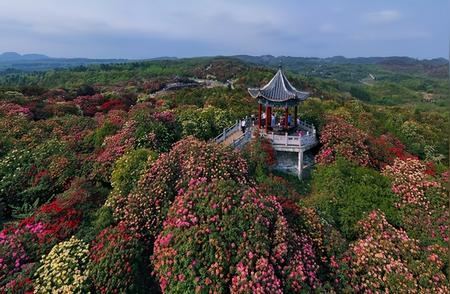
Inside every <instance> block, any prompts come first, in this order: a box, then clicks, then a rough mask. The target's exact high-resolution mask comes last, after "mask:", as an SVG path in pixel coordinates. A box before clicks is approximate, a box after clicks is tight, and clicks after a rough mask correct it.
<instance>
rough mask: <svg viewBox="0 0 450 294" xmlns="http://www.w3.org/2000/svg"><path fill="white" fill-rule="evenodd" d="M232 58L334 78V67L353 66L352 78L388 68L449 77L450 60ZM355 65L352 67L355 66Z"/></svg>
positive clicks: (399, 57)
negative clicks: (370, 71) (449, 66)
mask: <svg viewBox="0 0 450 294" xmlns="http://www.w3.org/2000/svg"><path fill="white" fill-rule="evenodd" d="M233 57H234V58H237V59H240V60H242V61H245V62H249V63H253V64H257V65H263V66H268V67H278V66H279V65H280V64H281V65H282V66H283V67H284V68H286V69H288V70H292V71H294V72H297V73H301V74H308V75H312V76H319V77H323V78H326V77H330V78H333V77H334V76H333V74H334V72H335V71H336V67H337V66H352V71H358V70H360V72H356V73H355V72H353V74H354V75H353V78H361V77H360V74H364V75H367V72H368V71H369V70H376V69H379V70H389V71H394V72H398V73H408V74H422V75H426V76H430V77H435V78H448V65H449V62H448V60H447V59H445V58H434V59H416V58H411V57H405V56H390V57H354V58H346V57H344V56H333V57H327V58H317V57H292V56H277V57H275V56H272V55H262V56H250V55H236V56H233ZM355 65H356V66H357V67H354V66H355Z"/></svg>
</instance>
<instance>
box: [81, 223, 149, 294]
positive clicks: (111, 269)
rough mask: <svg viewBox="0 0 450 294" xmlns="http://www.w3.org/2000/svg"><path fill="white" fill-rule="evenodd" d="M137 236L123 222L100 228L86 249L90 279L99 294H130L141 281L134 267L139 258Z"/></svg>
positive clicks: (139, 248) (140, 253) (139, 251)
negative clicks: (88, 252) (88, 253)
mask: <svg viewBox="0 0 450 294" xmlns="http://www.w3.org/2000/svg"><path fill="white" fill-rule="evenodd" d="M142 255H143V250H142V247H141V244H140V242H139V240H138V238H137V236H135V235H133V234H131V233H129V232H128V230H127V228H126V227H125V226H124V225H123V223H119V225H117V226H115V227H109V228H106V229H104V230H103V231H102V232H100V234H99V235H98V236H97V237H96V239H95V240H94V242H93V244H92V247H91V249H90V257H91V262H90V264H89V272H90V276H91V278H92V280H93V284H94V287H95V288H96V289H97V291H98V292H99V293H132V292H135V291H136V285H137V284H138V283H137V281H138V280H139V279H140V278H141V277H139V275H140V274H145V273H139V271H138V266H137V264H138V263H139V262H140V261H141V260H142V258H143V256H142Z"/></svg>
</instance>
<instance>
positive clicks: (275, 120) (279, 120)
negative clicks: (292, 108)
mask: <svg viewBox="0 0 450 294" xmlns="http://www.w3.org/2000/svg"><path fill="white" fill-rule="evenodd" d="M261 119H262V121H263V124H265V121H266V114H265V113H263V114H262V115H261ZM285 119H286V118H285V117H284V116H282V117H277V116H276V115H275V114H272V115H271V117H270V124H269V126H270V127H272V128H273V127H275V126H278V127H284V122H285ZM292 121H293V119H292V116H291V115H290V114H289V115H288V117H287V124H288V126H291V125H292ZM299 124H300V118H297V125H299Z"/></svg>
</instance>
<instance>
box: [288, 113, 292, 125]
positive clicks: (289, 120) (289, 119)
mask: <svg viewBox="0 0 450 294" xmlns="http://www.w3.org/2000/svg"><path fill="white" fill-rule="evenodd" d="M291 123H292V117H291V115H290V114H289V115H288V126H290V125H291Z"/></svg>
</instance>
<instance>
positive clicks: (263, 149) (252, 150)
mask: <svg viewBox="0 0 450 294" xmlns="http://www.w3.org/2000/svg"><path fill="white" fill-rule="evenodd" d="M242 154H243V157H244V158H245V159H246V160H247V162H248V165H249V173H250V174H251V175H254V176H256V178H257V179H258V180H259V181H262V180H263V179H264V178H265V175H266V174H267V173H268V172H269V169H270V168H271V167H273V166H274V165H275V164H276V160H277V159H276V152H275V150H274V149H273V147H272V144H271V143H270V141H269V140H268V139H266V138H262V137H260V136H259V135H258V134H257V135H256V136H255V138H253V139H252V140H251V141H250V142H249V143H248V144H247V145H246V146H245V147H244V149H243V152H242Z"/></svg>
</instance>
